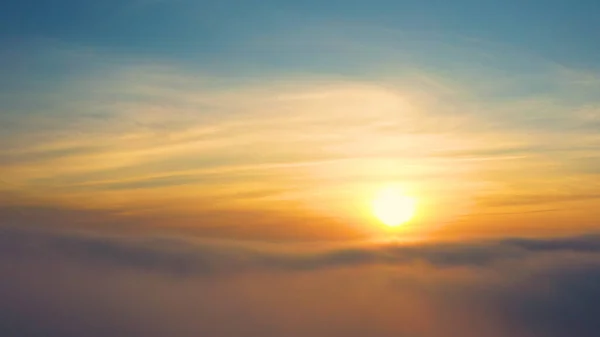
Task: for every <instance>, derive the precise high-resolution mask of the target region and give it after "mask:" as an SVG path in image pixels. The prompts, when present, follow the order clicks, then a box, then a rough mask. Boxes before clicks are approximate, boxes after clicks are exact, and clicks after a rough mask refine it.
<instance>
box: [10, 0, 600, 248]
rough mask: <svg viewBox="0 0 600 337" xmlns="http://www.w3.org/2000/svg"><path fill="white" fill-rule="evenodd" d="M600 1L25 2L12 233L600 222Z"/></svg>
mask: <svg viewBox="0 0 600 337" xmlns="http://www.w3.org/2000/svg"><path fill="white" fill-rule="evenodd" d="M599 12H600V3H599V2H598V1H593V0H588V1H583V0H581V1H558V0H556V1H555V0H550V1H544V2H541V1H532V0H526V1H517V0H506V1H491V0H490V1H468V0H458V1H437V0H432V1H417V0H414V1H402V0H399V1H391V0H390V1H383V0H373V1H337V0H335V1H312V0H310V1H286V0H284V1H274V0H271V1H254V0H248V1H231V0H230V1H216V0H215V1H191V0H189V1H188V0H130V1H126V0H125V1H113V0H110V1H102V2H92V1H82V0H69V1H55V2H47V1H46V2H44V1H30V0H25V1H19V2H17V1H15V2H12V3H8V4H5V5H4V8H3V10H2V11H0V34H1V35H0V37H1V40H0V41H1V44H0V69H1V71H2V76H0V143H1V144H2V145H3V146H2V147H1V148H0V179H1V180H0V202H1V203H2V204H3V205H4V206H3V207H2V209H0V217H1V218H2V219H3V222H5V223H10V224H41V223H43V226H50V227H63V226H67V227H70V226H75V227H78V228H79V227H85V228H119V229H128V230H129V229H131V230H133V231H139V230H140V229H141V230H144V231H150V230H153V231H154V230H159V231H165V230H166V231H172V230H173V231H174V230H177V231H189V232H190V233H195V234H198V235H201V236H211V237H219V238H236V239H237V238H242V239H260V240H323V239H336V240H339V239H351V238H352V239H356V238H365V237H372V236H373V235H379V234H381V231H382V230H383V229H382V226H381V225H380V224H378V223H377V221H376V220H374V219H373V217H372V215H371V214H370V212H369V209H368V203H369V200H370V198H371V196H372V195H373V193H375V191H376V190H377V189H379V188H381V187H384V186H387V185H389V184H398V185H400V186H402V188H403V189H405V190H406V193H407V194H410V195H413V196H415V197H416V198H417V200H418V202H419V210H418V214H417V216H416V218H415V219H414V221H412V222H411V223H410V224H409V225H408V226H406V227H405V228H403V229H402V230H401V231H402V235H407V236H412V235H416V236H419V237H420V236H425V237H455V238H467V237H469V238H471V237H478V236H490V235H491V236H498V235H502V236H505V235H515V236H520V235H527V236H530V235H536V236H546V235H556V234H576V233H586V232H590V231H595V230H597V229H598V226H600V222H599V220H600V210H599V208H598V204H599V202H600V179H599V178H600V132H599V131H600V39H598V38H597V32H598V31H600V21H598V20H597V17H598V13H599Z"/></svg>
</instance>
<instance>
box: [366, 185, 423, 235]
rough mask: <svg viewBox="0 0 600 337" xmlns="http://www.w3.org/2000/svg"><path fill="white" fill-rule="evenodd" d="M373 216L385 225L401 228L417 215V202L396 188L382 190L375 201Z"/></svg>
mask: <svg viewBox="0 0 600 337" xmlns="http://www.w3.org/2000/svg"><path fill="white" fill-rule="evenodd" d="M372 206H373V214H374V215H375V216H376V217H377V218H378V219H379V220H380V221H381V222H382V223H384V224H385V225H387V226H390V227H395V226H399V225H401V224H403V223H405V222H407V221H408V220H410V219H411V218H412V217H413V215H414V214H415V210H416V201H415V199H414V198H411V197H409V196H406V195H403V194H402V193H401V192H400V191H398V190H396V189H394V188H386V189H383V190H381V191H380V192H379V193H378V194H377V195H376V196H375V199H374V200H373V205H372Z"/></svg>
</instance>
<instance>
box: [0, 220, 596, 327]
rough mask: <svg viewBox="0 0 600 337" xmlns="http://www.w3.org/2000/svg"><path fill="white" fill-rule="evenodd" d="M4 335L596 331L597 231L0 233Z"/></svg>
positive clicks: (1, 324) (0, 308)
mask: <svg viewBox="0 0 600 337" xmlns="http://www.w3.org/2000/svg"><path fill="white" fill-rule="evenodd" d="M0 240H1V241H0V249H1V254H0V269H1V271H2V275H8V276H9V277H4V278H2V280H1V281H0V292H1V294H2V298H3V301H2V304H0V313H2V315H0V317H2V319H1V321H0V333H1V334H2V335H7V336H8V335H11V336H12V335H14V336H17V335H18V336H67V337H68V336H81V335H85V336H105V335H107V334H110V335H112V336H165V335H169V336H176V337H177V336H198V335H211V336H216V337H221V336H223V337H225V336H257V335H260V336H279V335H282V334H284V335H287V336H305V335H307V334H308V335H311V336H317V337H318V336H364V335H365V334H368V335H370V336H376V337H378V336H422V337H428V336H440V337H441V336H481V335H485V336H498V337H505V336H506V337H508V336H511V337H521V336H523V337H529V336H537V337H546V336H552V337H554V336H556V337H562V336H573V335H576V336H581V337H587V336H596V335H597V333H598V331H599V330H598V323H597V321H596V317H597V315H598V314H599V313H600V307H599V306H598V304H597V303H598V300H599V299H600V288H599V287H598V284H600V236H597V235H587V236H579V237H571V238H555V239H518V238H515V239H506V240H500V241H488V242H446V243H398V242H387V243H381V242H380V243H374V242H370V243H366V242H362V243H360V242H359V243H354V244H345V245H334V244H327V243H323V244H310V245H308V244H306V245H300V244H292V245H280V244H258V243H247V242H246V243H243V242H216V241H206V240H194V239H182V238H175V237H159V236H154V237H145V238H142V237H139V236H138V237H123V236H121V237H116V236H114V237H110V236H101V235H98V234H92V233H88V234H83V233H82V234H74V233H70V234H64V233H59V232H47V231H46V232H41V231H38V230H22V229H15V228H3V229H2V230H1V235H0Z"/></svg>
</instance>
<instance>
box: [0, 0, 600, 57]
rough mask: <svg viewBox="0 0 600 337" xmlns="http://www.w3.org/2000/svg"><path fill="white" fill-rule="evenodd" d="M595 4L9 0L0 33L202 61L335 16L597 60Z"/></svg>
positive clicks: (0, 19)
mask: <svg viewBox="0 0 600 337" xmlns="http://www.w3.org/2000/svg"><path fill="white" fill-rule="evenodd" d="M599 10H600V4H598V2H597V1H593V0H587V1H584V0H579V1H562V0H552V1H532V0H526V1H516V0H508V1H467V0H459V1H452V2H448V1H416V0H412V1H404V0H401V1H383V0H376V1H272V0H271V1H255V0H249V1H232V0H228V1H188V0H171V1H160V0H158V1H155V0H148V1H146V0H140V1H133V0H132V1H114V0H113V1H104V2H92V1H81V0H72V1H58V2H44V1H19V2H17V1H12V2H9V3H8V4H6V5H5V6H4V9H3V11H2V14H0V22H1V23H0V31H1V32H2V35H3V36H4V37H6V38H8V41H11V39H17V40H21V39H28V38H50V39H58V40H61V41H68V42H69V43H74V44H77V45H86V46H95V47H98V46H101V47H103V48H107V49H116V50H122V51H127V52H141V53H151V54H155V55H157V56H164V57H173V58H186V57H188V58H189V57H191V58H197V59H200V60H202V59H203V58H204V57H206V58H210V59H213V58H215V57H216V58H218V57H220V56H223V55H225V56H227V58H230V55H228V50H229V48H232V47H233V46H235V45H236V44H238V43H239V42H240V41H241V40H244V39H247V38H249V37H250V36H256V35H260V34H265V33H271V32H273V31H277V30H286V29H293V28H297V27H302V26H307V25H312V24H315V23H319V22H332V21H333V22H342V23H351V24H355V25H367V26H371V25H375V26H377V27H385V28H389V29H396V30H409V31H419V32H433V33H444V34H456V35H459V36H464V37H468V38H475V39H481V40H485V41H492V42H494V43H499V44H506V45H510V46H514V47H515V48H519V49H523V50H526V51H527V52H530V53H535V54H540V55H544V57H546V58H549V59H552V60H555V61H556V62H559V63H565V64H568V65H570V66H576V67H598V62H599V61H598V57H597V55H598V53H599V52H600V42H599V41H598V39H597V38H596V32H597V31H598V30H600V23H598V20H596V18H597V13H598V11H599ZM13 42H14V41H13ZM10 43H11V42H5V44H4V45H5V46H6V47H8V45H10Z"/></svg>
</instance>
